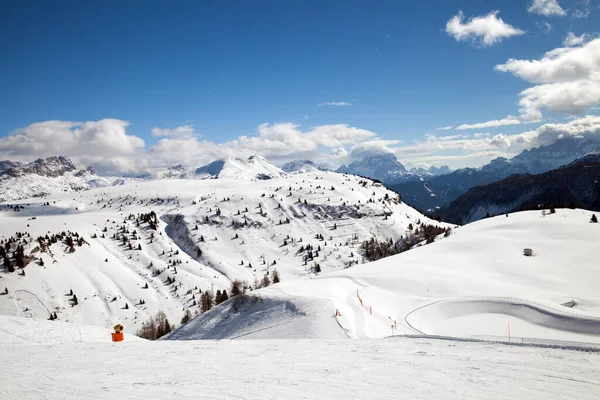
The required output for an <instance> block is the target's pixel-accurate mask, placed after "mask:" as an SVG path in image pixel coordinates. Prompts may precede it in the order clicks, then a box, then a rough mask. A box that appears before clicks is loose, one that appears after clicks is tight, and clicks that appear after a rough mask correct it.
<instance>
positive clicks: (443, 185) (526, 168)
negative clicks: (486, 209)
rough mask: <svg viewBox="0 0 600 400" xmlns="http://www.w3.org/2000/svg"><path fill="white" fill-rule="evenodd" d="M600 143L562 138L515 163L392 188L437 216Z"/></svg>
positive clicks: (500, 163) (494, 162)
mask: <svg viewBox="0 0 600 400" xmlns="http://www.w3.org/2000/svg"><path fill="white" fill-rule="evenodd" d="M598 146H600V141H598V140H592V139H586V138H576V137H569V138H562V139H558V140H557V141H555V142H554V143H552V144H550V145H547V146H540V147H536V148H532V149H529V150H524V151H522V152H521V153H520V154H518V155H516V156H515V157H513V158H511V159H506V158H503V157H498V158H496V159H494V160H492V161H490V162H489V163H488V164H487V165H484V166H483V167H482V168H480V169H475V168H462V169H458V170H456V171H454V172H452V173H450V174H445V175H440V176H434V177H428V178H424V179H423V181H409V182H405V183H401V184H397V185H393V186H391V188H392V189H394V190H396V191H398V192H399V193H401V194H402V197H403V198H404V199H405V201H407V202H408V203H409V204H411V205H412V206H414V207H416V208H418V209H420V210H424V211H428V212H434V211H436V210H437V209H439V208H441V207H443V206H444V205H446V204H448V203H450V202H452V201H453V200H455V199H457V198H458V197H459V196H460V195H462V194H463V193H465V192H467V191H468V190H469V189H471V188H473V187H476V186H480V185H487V184H490V183H492V182H496V181H500V180H502V179H505V178H507V177H509V176H511V175H522V174H540V173H543V172H546V171H549V170H553V169H556V168H559V167H561V166H563V165H567V164H569V163H571V162H573V161H574V160H576V159H578V158H581V157H583V156H585V155H586V154H588V153H590V152H593V151H595V150H597V149H598Z"/></svg>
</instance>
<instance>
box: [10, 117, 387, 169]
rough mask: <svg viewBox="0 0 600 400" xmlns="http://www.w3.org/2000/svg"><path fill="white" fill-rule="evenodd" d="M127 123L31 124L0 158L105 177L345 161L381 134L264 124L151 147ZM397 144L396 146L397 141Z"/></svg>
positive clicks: (189, 133) (343, 127) (158, 132)
mask: <svg viewBox="0 0 600 400" xmlns="http://www.w3.org/2000/svg"><path fill="white" fill-rule="evenodd" d="M128 125H129V123H128V122H126V121H121V120H116V119H105V120H101V121H96V122H85V123H79V122H70V121H46V122H40V123H35V124H31V125H29V126H26V127H24V128H21V129H18V130H16V131H15V132H12V133H11V134H9V135H8V136H6V137H4V138H0V159H12V160H18V161H31V160H33V159H35V158H38V157H47V156H53V155H64V156H68V157H70V158H72V159H73V161H74V162H75V163H76V164H78V165H92V166H93V167H95V168H96V169H97V170H98V171H99V172H101V173H103V174H123V173H124V174H137V173H143V172H149V171H150V170H152V169H154V168H159V167H168V166H172V165H175V164H183V165H185V166H189V167H194V166H198V165H202V164H205V163H208V162H210V161H214V160H215V159H218V158H224V157H247V156H250V155H252V154H260V155H263V156H265V157H267V158H269V159H271V160H272V161H274V162H279V161H281V162H284V161H290V160H292V159H299V158H312V159H315V160H319V159H321V158H328V159H331V158H332V157H334V158H344V157H345V156H346V150H345V147H346V146H352V145H354V144H357V143H359V142H363V141H366V140H372V139H375V138H376V134H375V133H374V132H371V131H369V130H366V129H360V128H357V127H353V126H349V125H347V124H330V125H320V126H315V127H312V128H309V129H301V127H300V125H298V124H293V123H276V124H269V123H265V124H261V125H260V126H258V128H257V130H256V134H255V135H253V136H240V137H238V138H237V139H235V140H231V141H228V142H225V143H214V142H211V141H207V140H201V139H200V138H199V137H198V135H196V134H194V130H193V127H192V126H191V125H186V126H182V127H178V128H174V129H160V128H154V129H152V135H153V136H155V137H162V138H161V139H160V140H159V141H158V142H157V143H155V144H154V145H152V146H149V147H146V146H145V143H144V140H143V139H141V138H139V137H137V136H134V135H130V134H128V133H127V132H126V127H127V126H128ZM395 143H396V142H395Z"/></svg>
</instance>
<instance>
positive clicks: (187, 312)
mask: <svg viewBox="0 0 600 400" xmlns="http://www.w3.org/2000/svg"><path fill="white" fill-rule="evenodd" d="M190 319H192V313H191V312H190V310H185V314H183V318H181V325H183V324H185V323H186V322H188V321H189V320H190Z"/></svg>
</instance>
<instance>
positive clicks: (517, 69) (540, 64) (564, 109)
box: [495, 39, 600, 120]
mask: <svg viewBox="0 0 600 400" xmlns="http://www.w3.org/2000/svg"><path fill="white" fill-rule="evenodd" d="M495 69H496V70H498V71H502V72H509V73H511V74H513V75H514V76H517V77H519V78H521V79H523V80H526V81H528V82H531V83H534V84H537V85H536V86H533V87H530V88H528V89H525V90H523V91H522V92H521V93H520V94H519V96H520V98H521V99H520V100H519V105H520V107H521V108H520V112H521V118H522V119H524V120H539V119H541V118H542V111H541V110H542V109H547V110H549V111H551V112H553V113H561V114H583V113H585V112H587V111H588V110H589V109H590V108H592V107H594V106H597V105H598V104H600V39H594V40H591V41H589V42H588V43H585V44H583V45H581V46H577V47H562V48H557V49H554V50H552V51H549V52H547V53H546V54H544V56H543V57H542V58H541V59H539V60H517V59H509V60H508V61H507V62H506V63H504V64H500V65H497V66H496V67H495Z"/></svg>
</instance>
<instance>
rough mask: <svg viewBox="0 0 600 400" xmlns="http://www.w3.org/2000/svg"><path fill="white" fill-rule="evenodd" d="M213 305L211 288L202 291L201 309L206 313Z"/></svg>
mask: <svg viewBox="0 0 600 400" xmlns="http://www.w3.org/2000/svg"><path fill="white" fill-rule="evenodd" d="M212 307H213V296H212V292H210V291H209V290H207V291H205V292H204V293H202V296H200V311H201V312H203V313H205V312H207V311H209V310H210V309H211V308H212Z"/></svg>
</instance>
